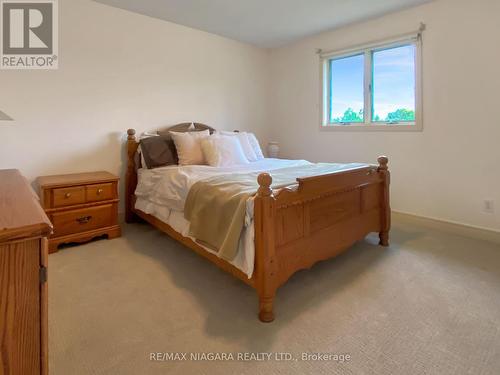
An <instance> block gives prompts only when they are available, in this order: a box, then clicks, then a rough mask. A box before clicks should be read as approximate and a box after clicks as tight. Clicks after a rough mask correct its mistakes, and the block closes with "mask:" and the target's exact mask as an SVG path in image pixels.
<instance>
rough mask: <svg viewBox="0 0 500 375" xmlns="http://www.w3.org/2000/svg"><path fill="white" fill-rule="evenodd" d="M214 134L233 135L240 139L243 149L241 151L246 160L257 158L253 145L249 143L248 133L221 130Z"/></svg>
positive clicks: (255, 159)
mask: <svg viewBox="0 0 500 375" xmlns="http://www.w3.org/2000/svg"><path fill="white" fill-rule="evenodd" d="M216 134H222V135H230V136H235V137H236V138H238V140H239V141H240V143H241V148H242V149H243V152H244V153H245V156H246V158H247V159H248V161H257V160H258V159H257V155H256V154H255V151H254V150H253V147H252V145H251V144H250V140H249V139H248V133H246V132H228V131H221V132H217V133H216Z"/></svg>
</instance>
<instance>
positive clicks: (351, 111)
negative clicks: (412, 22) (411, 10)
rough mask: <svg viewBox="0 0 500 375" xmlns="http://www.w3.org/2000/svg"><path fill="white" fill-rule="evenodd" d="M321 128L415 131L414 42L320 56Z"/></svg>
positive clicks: (416, 72) (417, 79) (417, 86)
mask: <svg viewBox="0 0 500 375" xmlns="http://www.w3.org/2000/svg"><path fill="white" fill-rule="evenodd" d="M322 67H323V79H322V83H323V110H322V112H323V116H322V117H323V121H322V127H323V128H330V129H344V130H345V129H353V128H356V129H368V130H420V129H421V125H422V124H421V100H420V97H419V95H420V38H419V37H418V36H414V37H412V38H406V39H404V40H399V41H396V42H389V43H385V44H377V45H372V46H368V47H365V48H361V49H357V50H352V51H344V52H340V53H330V54H323V55H322Z"/></svg>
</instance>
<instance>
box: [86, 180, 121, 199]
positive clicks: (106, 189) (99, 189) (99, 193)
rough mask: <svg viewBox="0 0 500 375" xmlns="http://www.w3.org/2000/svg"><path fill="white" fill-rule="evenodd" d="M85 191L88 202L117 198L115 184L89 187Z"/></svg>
mask: <svg viewBox="0 0 500 375" xmlns="http://www.w3.org/2000/svg"><path fill="white" fill-rule="evenodd" d="M85 190H86V197H87V202H98V201H105V200H108V199H113V198H115V193H114V190H116V189H114V184H113V183H106V184H96V185H87V186H86V187H85Z"/></svg>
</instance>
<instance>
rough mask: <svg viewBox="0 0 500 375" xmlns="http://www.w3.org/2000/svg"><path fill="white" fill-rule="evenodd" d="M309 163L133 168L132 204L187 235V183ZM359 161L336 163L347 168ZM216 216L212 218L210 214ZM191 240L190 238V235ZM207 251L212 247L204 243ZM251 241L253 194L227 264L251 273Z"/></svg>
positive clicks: (267, 161) (275, 161) (282, 161)
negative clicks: (136, 181)
mask: <svg viewBox="0 0 500 375" xmlns="http://www.w3.org/2000/svg"><path fill="white" fill-rule="evenodd" d="M308 164H312V163H310V162H308V161H306V160H286V159H270V158H266V159H261V160H258V161H255V162H251V163H249V164H244V165H238V166H235V167H211V166H208V165H187V166H178V165H171V166H167V167H161V168H155V169H144V168H141V169H139V170H138V171H137V177H138V183H137V188H136V190H135V195H136V196H137V200H136V203H135V208H137V209H139V210H141V211H143V212H145V213H147V214H150V215H153V216H155V217H156V218H158V219H160V220H161V221H163V222H164V223H167V224H168V225H170V226H171V227H172V228H173V229H174V230H175V231H177V232H178V233H180V234H182V235H183V236H185V237H190V236H189V222H188V221H187V220H186V219H185V218H184V212H183V211H184V204H185V202H186V198H187V195H188V192H189V189H190V188H191V186H192V185H193V184H194V183H196V182H198V181H200V180H203V179H206V178H210V177H214V176H219V175H224V174H235V173H248V172H260V171H262V172H264V171H273V170H276V169H280V168H287V167H298V166H304V165H308ZM359 165H360V164H343V165H342V164H339V167H340V169H339V170H342V169H347V168H350V167H353V166H359ZM214 219H215V220H216V218H214ZM193 240H194V238H193ZM205 249H206V250H207V251H209V252H211V253H215V252H214V251H212V250H210V249H208V248H206V247H205ZM254 258H255V245H254V224H253V198H249V200H248V201H247V207H246V216H245V226H244V228H243V230H242V232H241V237H240V242H239V246H238V251H237V255H236V257H235V258H234V259H233V260H232V262H231V264H232V265H233V266H235V267H236V268H238V269H239V270H241V271H242V272H243V273H245V274H246V275H247V276H248V278H251V277H252V274H253V269H254Z"/></svg>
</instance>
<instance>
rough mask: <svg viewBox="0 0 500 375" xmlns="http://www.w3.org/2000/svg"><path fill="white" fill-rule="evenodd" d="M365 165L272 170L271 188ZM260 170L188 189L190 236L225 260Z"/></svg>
mask: <svg viewBox="0 0 500 375" xmlns="http://www.w3.org/2000/svg"><path fill="white" fill-rule="evenodd" d="M360 166H364V164H357V163H351V164H336V163H335V164H333V163H332V164H329V163H318V164H310V165H304V166H298V167H289V168H282V169H277V170H273V171H272V172H271V173H270V174H271V176H272V178H273V183H272V185H271V187H272V188H273V189H277V188H280V187H285V186H289V185H293V184H296V183H297V181H296V179H297V178H298V177H310V176H317V175H322V174H328V173H334V172H338V171H342V170H346V169H351V168H355V167H360ZM259 174H260V172H250V173H248V172H247V173H236V174H231V175H222V176H215V177H211V178H207V179H204V180H201V181H198V182H197V183H195V184H194V185H193V186H192V187H191V189H190V190H189V193H188V196H187V199H186V204H185V206H184V217H185V218H186V220H188V221H189V222H190V228H189V232H190V235H191V236H193V237H194V238H196V240H197V241H198V242H200V243H201V244H203V245H205V246H207V247H209V248H211V249H213V250H215V251H217V253H218V255H219V256H220V257H222V258H224V259H226V260H233V258H234V257H235V256H236V251H237V250H238V241H239V239H240V234H241V230H242V229H243V225H244V222H245V213H246V203H247V200H248V198H250V197H251V196H252V195H254V194H255V193H256V192H257V190H258V188H259V184H258V183H257V177H258V175H259Z"/></svg>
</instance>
